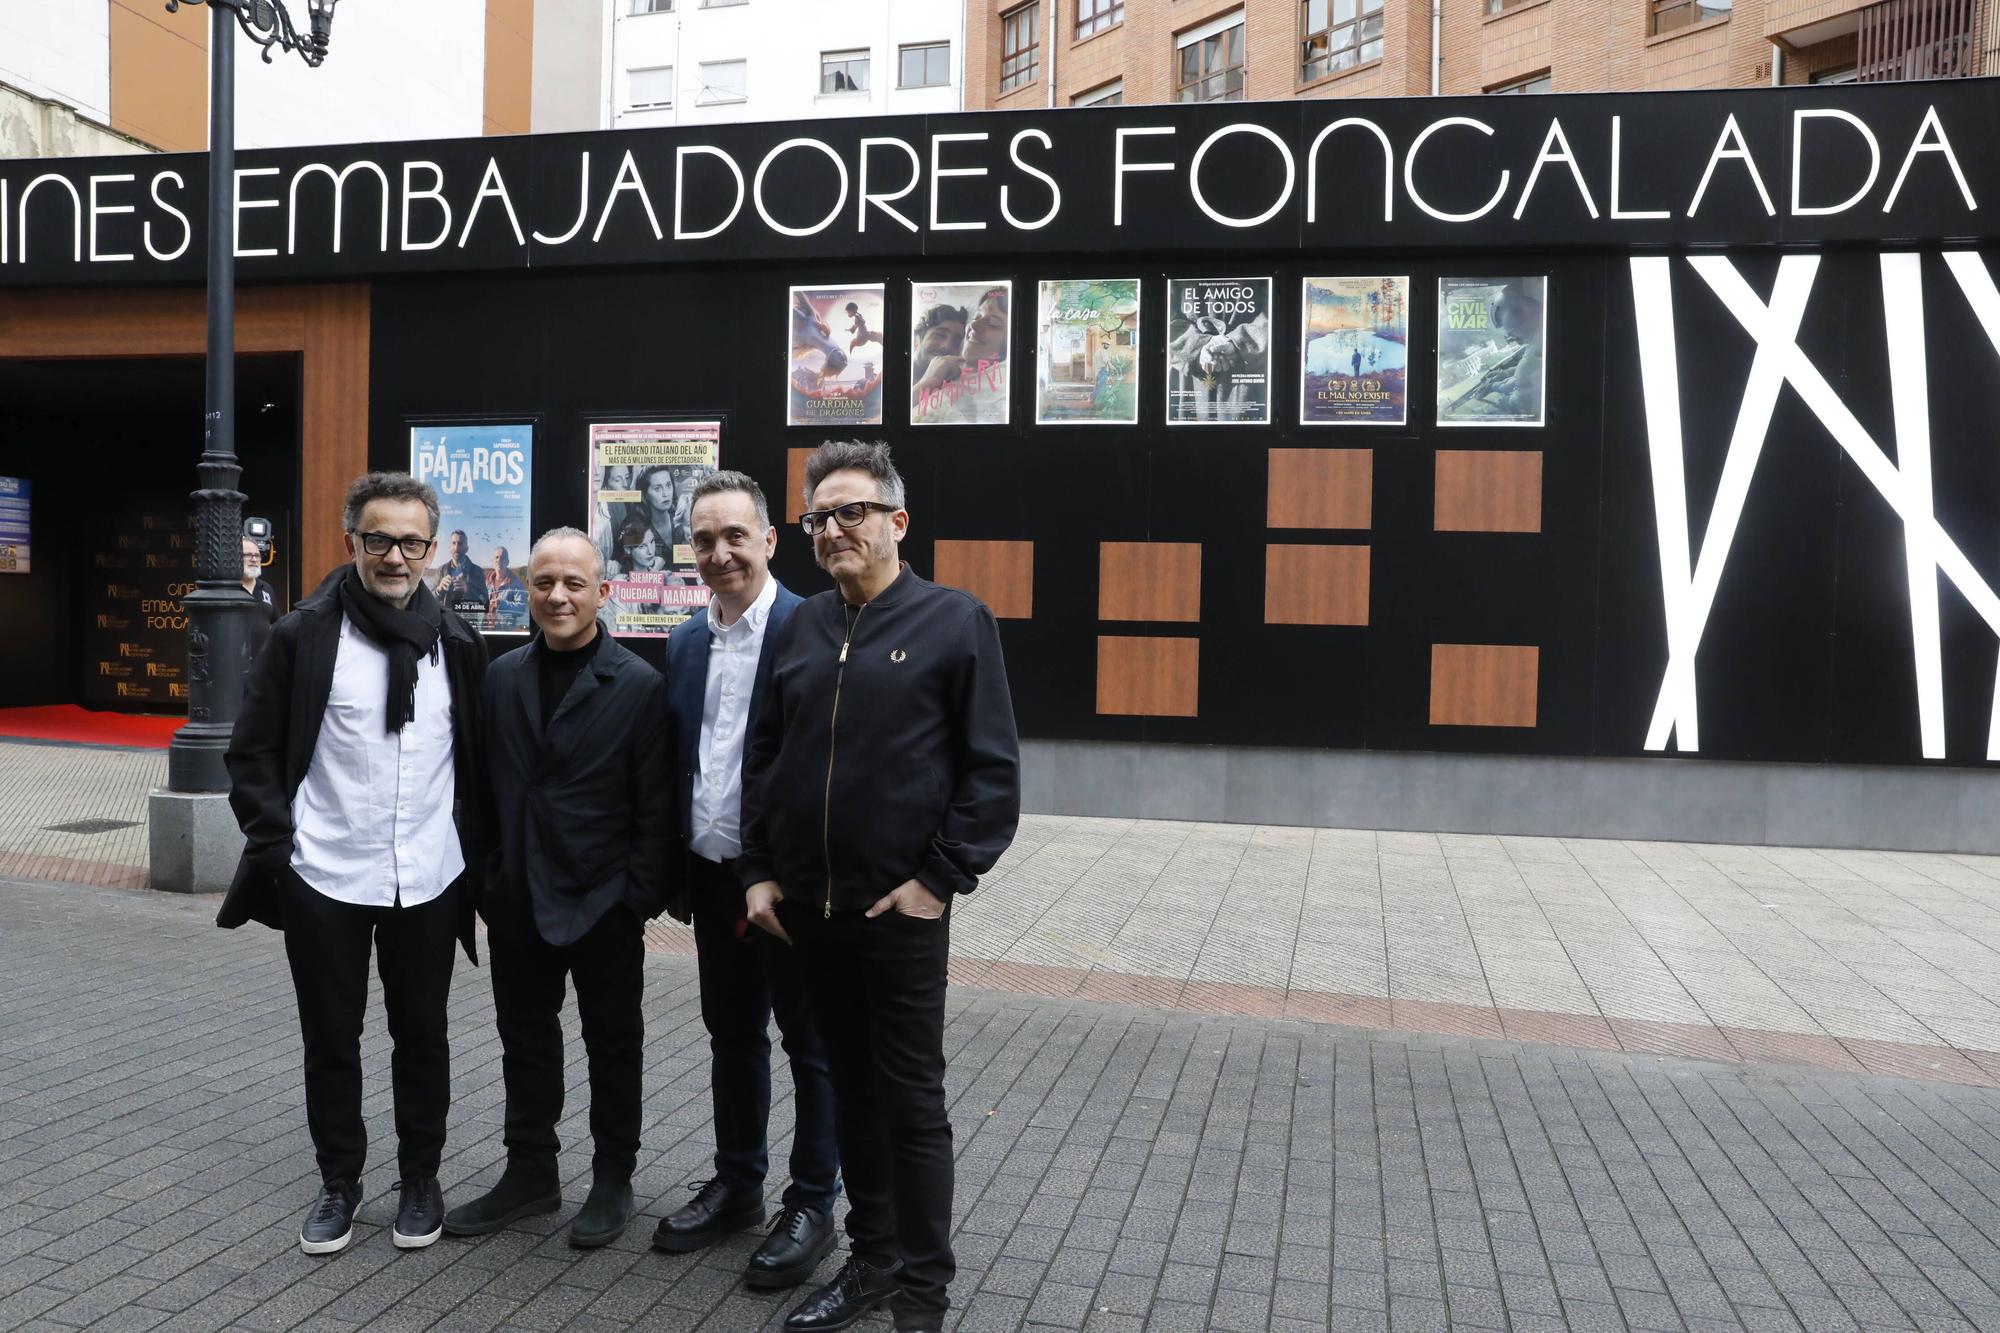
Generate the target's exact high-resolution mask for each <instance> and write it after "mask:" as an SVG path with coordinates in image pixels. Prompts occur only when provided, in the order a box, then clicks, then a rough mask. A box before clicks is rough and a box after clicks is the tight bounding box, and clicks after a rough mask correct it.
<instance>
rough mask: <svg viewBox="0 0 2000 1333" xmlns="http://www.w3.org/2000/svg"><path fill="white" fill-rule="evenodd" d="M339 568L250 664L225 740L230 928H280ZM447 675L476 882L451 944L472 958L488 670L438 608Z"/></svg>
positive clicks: (329, 683) (471, 636)
mask: <svg viewBox="0 0 2000 1333" xmlns="http://www.w3.org/2000/svg"><path fill="white" fill-rule="evenodd" d="M346 572H347V571H346V568H345V567H344V566H343V567H342V568H340V569H337V570H335V571H334V572H333V573H332V574H330V575H328V576H327V577H326V579H324V580H323V581H322V582H321V583H320V585H319V587H318V588H316V589H314V590H313V594H312V596H310V597H308V598H306V599H305V600H304V601H302V602H300V603H299V604H298V606H297V607H296V608H294V609H293V611H292V612H291V614H289V615H287V616H284V617H282V618H281V619H280V620H279V621H278V623H277V624H275V625H273V626H272V627H271V638H270V642H268V643H267V644H265V645H264V647H263V648H262V650H261V651H259V653H258V655H257V660H256V662H255V663H254V664H253V665H252V666H251V668H250V681H249V686H248V688H247V689H246V690H245V692H244V696H243V715H242V716H241V717H239V718H237V719H236V729H235V731H234V732H232V733H231V734H230V737H229V753H228V754H227V755H226V756H224V758H223V763H224V764H225V765H226V766H227V767H228V769H229V783H230V786H229V808H230V809H231V810H233V811H235V812H236V822H237V823H238V824H239V825H241V826H242V829H243V839H244V845H243V859H242V860H241V861H239V862H238V863H237V866H236V878H235V879H234V880H233V881H232V882H231V883H230V885H229V892H228V893H227V894H226V895H224V897H223V899H222V910H221V911H220V912H218V913H217V914H216V917H215V924H216V925H218V926H222V927H224V928H226V929H229V930H234V929H235V928H236V927H238V926H240V925H242V924H243V923H244V922H245V921H261V922H263V923H264V924H265V925H267V926H270V927H271V928H272V929H274V930H277V929H282V928H283V926H284V922H283V919H282V918H281V917H280V915H279V906H278V904H279V897H278V879H279V877H280V876H281V875H283V874H284V873H285V871H286V870H287V869H288V868H289V867H290V865H291V863H292V836H293V830H292V798H293V797H294V796H296V795H298V790H299V784H300V783H301V782H304V781H305V777H306V770H307V769H308V768H310V767H311V766H312V757H313V748H314V747H315V746H317V745H318V744H319V726H320V720H321V719H322V718H324V717H325V716H326V701H327V697H328V696H329V695H330V694H331V693H332V692H333V662H334V658H335V656H336V655H337V654H338V653H339V651H340V622H341V618H342V617H341V610H340V594H339V591H338V582H339V580H340V579H341V578H342V577H344V576H345V574H346ZM441 638H442V640H443V643H444V668H445V677H446V679H448V680H449V681H450V683H451V755H452V773H453V781H454V783H455V789H456V792H457V799H456V801H455V802H454V808H453V810H452V818H453V819H454V821H455V822H456V823H457V825H458V837H459V843H460V846H461V849H462V850H463V852H464V854H465V863H466V874H467V876H468V878H469V879H474V881H475V882H474V883H472V884H471V885H470V888H471V890H472V891H471V892H468V893H466V894H465V895H464V901H465V917H464V920H462V921H461V922H460V923H459V932H458V938H459V942H460V943H461V944H463V945H464V946H465V955H466V957H468V958H470V959H472V960H473V961H474V962H477V961H478V959H479V955H478V951H477V950H476V949H475V948H474V946H473V942H472V904H473V898H474V896H475V894H476V893H477V889H478V886H477V883H476V875H475V868H476V866H477V865H478V862H479V859H480V858H479V848H480V846H481V845H482V844H483V842H484V840H485V835H484V834H483V833H482V832H481V830H480V829H479V828H478V826H477V809H478V801H477V800H476V799H475V798H476V795H477V787H478V781H479V681H480V677H481V676H483V675H485V673H486V642H485V640H483V639H481V638H480V637H479V636H478V635H477V634H475V633H473V631H472V630H471V629H469V628H467V626H466V624H465V622H464V621H463V620H460V619H459V618H458V617H457V616H456V615H453V614H452V613H451V612H450V611H449V610H446V611H444V612H443V627H442V630H441Z"/></svg>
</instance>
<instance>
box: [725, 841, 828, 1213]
mask: <svg viewBox="0 0 2000 1333" xmlns="http://www.w3.org/2000/svg"><path fill="white" fill-rule="evenodd" d="M688 866H689V881H690V888H691V890H692V893H691V895H690V897H691V901H692V903H693V905H694V944H695V956H696V960H697V962H698V963H699V964H700V968H701V1021H702V1025H703V1026H704V1027H706V1028H707V1029H708V1046H709V1086H710V1088H711V1090H712V1092H713V1094H714V1098H715V1175H716V1178H717V1179H718V1180H721V1181H722V1182H723V1183H724V1184H726V1185H728V1186H729V1187H730V1188H732V1189H740V1190H749V1189H757V1188H761V1187H762V1186H763V1184H764V1176H765V1174H766V1172H767V1171H768V1170H769V1168H770V1148H769V1144H770V1119H771V1035H770V1026H771V1016H772V1014H773V1013H775V1014H776V1015H777V1018H778V1031H779V1032H780V1033H781V1034H783V1036H784V1042H785V1055H786V1057H787V1058H788V1059H789V1060H790V1062H791V1066H792V1088H793V1092H794V1112H793V1118H794V1124H793V1128H792V1162H791V1169H792V1181H791V1184H790V1185H788V1186H786V1188H785V1196H784V1201H785V1203H786V1204H788V1205H790V1206H791V1207H795V1208H813V1209H817V1210H819V1211H821V1212H831V1211H832V1210H833V1201H834V1199H835V1197H837V1196H838V1195H839V1193H840V1149H839V1146H838V1143H837V1141H836V1140H835V1138H834V1128H833V1079H832V1077H831V1076H830V1075H829V1074H828V1072H827V1065H826V1051H825V1049H824V1048H823V1047H822V1046H821V1045H820V1040H819V1034H818V1032H817V1030H816V1029H815V1026H814V1024H813V1017H812V1007H811V1006H810V1005H809V1004H808V1003H807V1001H806V994H805V983H804V980H803V979H802V977H801V976H800V974H799V970H798V963H797V960H796V959H794V958H793V957H791V950H790V949H788V948H787V947H786V946H785V944H784V942H783V941H781V940H779V939H778V938H777V937H775V936H773V935H770V934H768V933H766V932H765V931H763V930H760V929H759V928H758V927H756V926H753V925H750V924H749V922H748V921H746V920H745V919H744V915H743V890H742V888H741V886H740V884H739V882H738V880H737V877H736V870H735V866H734V864H733V863H729V864H723V865H718V864H716V863H715V862H713V861H710V860H707V859H706V858H704V857H700V856H695V855H692V854H690V855H689V857H688Z"/></svg>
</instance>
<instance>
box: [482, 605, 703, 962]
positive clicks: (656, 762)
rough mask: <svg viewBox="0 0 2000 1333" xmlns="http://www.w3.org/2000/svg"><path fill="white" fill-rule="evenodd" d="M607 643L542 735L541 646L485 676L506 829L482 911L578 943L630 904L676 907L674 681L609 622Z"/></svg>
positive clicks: (490, 744) (553, 939) (536, 643)
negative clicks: (670, 729)
mask: <svg viewBox="0 0 2000 1333" xmlns="http://www.w3.org/2000/svg"><path fill="white" fill-rule="evenodd" d="M598 633H599V634H601V635H603V636H604V637H603V642H602V643H600V644H599V645H598V649H597V653H596V655H595V656H594V657H592V658H591V659H590V662H589V664H588V665H586V666H585V667H584V668H583V670H582V671H580V672H579V673H578V674H577V677H576V679H575V680H574V681H572V682H571V684H570V687H569V692H568V693H567V694H565V695H564V696H563V699H562V702H561V703H560V704H558V705H556V710H555V712H554V713H553V714H552V715H551V716H550V718H549V725H548V729H547V731H546V732H544V730H543V728H542V705H541V695H540V680H539V674H538V672H539V666H538V664H539V662H540V659H541V655H542V653H543V652H544V651H545V650H544V648H543V646H542V637H541V635H539V634H537V635H536V636H535V637H534V638H533V639H531V640H529V641H528V643H527V644H526V645H525V646H523V647H520V648H516V649H514V650H513V651H512V652H510V653H505V654H503V655H502V656H501V657H500V658H499V659H498V660H497V661H495V662H494V663H493V666H492V668H491V669H490V670H488V671H487V673H486V684H485V690H484V694H483V699H482V703H481V711H480V717H481V722H482V725H483V727H484V729H485V754H486V779H487V781H486V792H487V798H488V800H489V802H490V804H489V805H488V807H487V811H486V817H485V820H484V821H483V822H484V823H486V825H487V826H488V827H490V828H492V829H493V830H494V831H495V835H496V836H495V838H494V840H493V842H492V844H491V846H490V848H489V851H488V860H487V864H486V866H485V871H484V876H483V879H482V884H483V888H482V892H481V896H480V902H479V912H480V915H481V916H484V917H485V918H486V921H487V924H488V925H497V924H499V923H500V922H502V921H506V922H508V923H510V924H513V925H516V926H525V925H529V924H532V926H533V928H535V929H537V930H538V931H539V932H540V934H541V936H542V938H543V939H545V940H547V941H548V942H549V943H550V944H558V945H560V944H573V943H575V942H576V941H577V940H578V939H581V938H582V937H583V935H584V933H585V932H586V931H588V930H589V929H590V928H591V927H592V926H594V925H596V924H597V922H598V920H599V919H600V918H602V917H603V915H604V914H605V913H606V912H607V911H609V910H610V909H611V908H612V907H613V906H615V905H616V904H618V903H621V902H622V903H625V904H626V905H628V906H629V907H631V909H632V910H633V912H634V913H636V914H637V915H638V917H639V919H640V920H641V921H644V920H646V919H648V918H650V917H655V916H658V915H659V914H660V911H661V909H662V908H663V907H664V906H665V905H666V901H667V889H668V875H669V863H668V856H667V851H668V847H669V846H670V844H671V842H672V832H673V830H672V826H671V821H670V820H668V819H667V818H666V816H665V813H664V812H663V811H662V809H661V804H662V802H663V800H664V798H665V796H666V793H667V792H668V790H669V789H670V787H671V784H672V781H673V778H672V774H673V764H672V758H671V755H670V754H669V751H668V744H667V706H666V681H665V680H663V679H662V678H661V676H660V673H659V672H657V671H655V670H653V668H652V667H651V666H650V665H648V664H647V663H646V662H645V660H644V659H642V658H640V657H639V656H637V655H636V654H634V653H632V652H631V651H629V650H628V649H626V648H625V647H623V646H622V645H620V644H619V643H618V641H617V640H616V639H613V638H612V637H611V630H610V627H609V626H607V625H605V624H604V623H603V622H601V621H600V622H599V624H598Z"/></svg>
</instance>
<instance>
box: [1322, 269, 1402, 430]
mask: <svg viewBox="0 0 2000 1333" xmlns="http://www.w3.org/2000/svg"><path fill="white" fill-rule="evenodd" d="M1409 290H1410V280H1409V279H1408V278H1307V279H1306V280H1305V285H1304V288H1303V293H1304V294H1303V296H1302V297H1301V298H1300V318H1301V319H1302V321H1303V326H1302V328H1301V331H1300V336H1299V351H1300V363H1301V368H1300V371H1299V423H1300V424H1301V425H1306V426H1400V425H1402V424H1403V421H1404V419H1405V417H1406V415H1407V411H1408V402H1407V391H1408V388H1409V384H1408V379H1409V345H1410V311H1409Z"/></svg>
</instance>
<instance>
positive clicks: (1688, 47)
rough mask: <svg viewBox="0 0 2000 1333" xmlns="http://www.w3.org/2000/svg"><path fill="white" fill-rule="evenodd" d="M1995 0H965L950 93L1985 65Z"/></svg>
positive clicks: (978, 104)
mask: <svg viewBox="0 0 2000 1333" xmlns="http://www.w3.org/2000/svg"><path fill="white" fill-rule="evenodd" d="M1997 15H2000V3H1996V2H1995V0H1880V2H1879V3H1873V4H1871V3H1865V0H1025V3H1024V2H1023V0H971V3H969V4H968V6H967V17H966V68H967V70H968V71H970V73H969V75H968V77H967V79H966V98H965V104H966V106H967V107H969V108H979V109H988V108H991V109H999V110H1011V109H1018V108H1024V107H1034V106H1093V105H1115V104H1117V103H1120V102H1171V101H1228V100H1237V99H1271V98H1286V97H1392V96H1399V95H1407V94H1421V93H1447V94H1465V93H1542V92H1605V91H1636V90H1650V89H1665V88H1723V87H1743V86H1753V85H1761V84H1771V83H1784V84H1802V83H1812V82H1827V81H1846V80H1860V81H1874V80H1887V79H1908V78H1941V77H1953V76H1960V75H1971V74H1978V73H1981V72H1983V71H1984V70H1985V69H1988V68H1996V67H2000V66H1996V65H1995V64H1993V63H1991V60H1992V58H1991V57H1990V56H1989V53H1990V52H1993V51H1994V50H1995V48H1996V38H1995V31H1996V29H1995V19H1996V16H1997Z"/></svg>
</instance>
